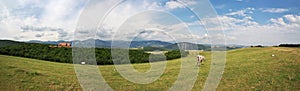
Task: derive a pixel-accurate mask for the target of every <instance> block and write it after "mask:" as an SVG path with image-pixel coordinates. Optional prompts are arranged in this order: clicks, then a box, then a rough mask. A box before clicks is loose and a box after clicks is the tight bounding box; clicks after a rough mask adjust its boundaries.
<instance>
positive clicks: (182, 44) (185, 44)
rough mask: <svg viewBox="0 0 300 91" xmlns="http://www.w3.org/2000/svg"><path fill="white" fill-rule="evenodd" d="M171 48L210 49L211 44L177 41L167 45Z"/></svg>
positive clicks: (167, 47)
mask: <svg viewBox="0 0 300 91" xmlns="http://www.w3.org/2000/svg"><path fill="white" fill-rule="evenodd" d="M165 48H166V49H169V50H176V49H183V50H210V48H211V47H210V45H202V44H194V43H188V42H180V43H175V44H172V45H169V46H166V47H165Z"/></svg>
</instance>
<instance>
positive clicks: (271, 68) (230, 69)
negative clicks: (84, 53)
mask: <svg viewBox="0 0 300 91" xmlns="http://www.w3.org/2000/svg"><path fill="white" fill-rule="evenodd" d="M201 54H202V55H204V56H205V57H206V58H207V61H206V62H205V63H204V64H203V65H201V67H200V70H199V73H198V78H197V81H196V82H195V84H194V87H193V89H192V90H194V91H199V90H201V89H202V88H203V87H204V83H205V80H206V77H207V76H208V73H209V69H210V62H211V53H210V52H203V53H201ZM272 54H274V56H272ZM189 56H195V53H194V54H193V53H191V54H190V55H189ZM226 56H227V62H226V66H225V71H224V74H223V77H222V79H221V82H220V84H219V86H218V88H217V90H221V91H223V90H225V91H228V90H270V91H274V90H293V91H295V90H300V48H283V47H267V48H244V49H237V50H230V51H228V52H227V55H226ZM192 58H195V57H185V58H182V59H185V60H195V59H192ZM155 63H160V62H155ZM180 65H181V59H175V60H170V61H167V67H166V69H165V71H164V74H163V75H162V76H161V77H160V78H159V79H158V80H156V81H155V82H153V83H150V84H145V85H143V84H136V83H132V82H130V81H127V80H126V79H124V78H123V77H122V76H121V75H120V74H119V73H118V72H117V71H115V70H114V66H113V65H101V66H99V69H100V71H101V73H102V75H103V77H104V78H105V80H106V82H107V83H108V84H109V85H110V86H111V87H112V88H113V89H114V90H116V91H123V90H126V91H132V90H138V91H141V90H147V91H148V90H150V91H159V90H168V89H169V88H170V87H172V85H173V83H174V82H175V81H176V79H177V76H178V74H179V70H180ZM133 66H134V68H135V69H136V70H138V71H140V72H146V71H147V70H148V69H150V67H151V66H150V65H149V63H142V64H133ZM191 66H195V65H191ZM0 89H1V90H6V91H14V90H30V91H31V90H64V91H73V90H82V89H81V87H80V84H79V82H78V81H77V78H76V74H75V72H74V67H73V65H72V64H65V63H55V62H48V61H41V60H35V59H29V58H21V57H13V56H5V55H0Z"/></svg>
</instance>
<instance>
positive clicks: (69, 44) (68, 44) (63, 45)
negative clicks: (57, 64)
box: [49, 42, 72, 48]
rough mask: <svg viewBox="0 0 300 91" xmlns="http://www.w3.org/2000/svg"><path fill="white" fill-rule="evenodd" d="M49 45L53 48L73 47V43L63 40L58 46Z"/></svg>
mask: <svg viewBox="0 0 300 91" xmlns="http://www.w3.org/2000/svg"><path fill="white" fill-rule="evenodd" d="M49 47H51V48H60V47H65V48H71V47H72V44H71V43H68V42H61V43H58V44H57V45H56V46H52V45H50V46H49Z"/></svg>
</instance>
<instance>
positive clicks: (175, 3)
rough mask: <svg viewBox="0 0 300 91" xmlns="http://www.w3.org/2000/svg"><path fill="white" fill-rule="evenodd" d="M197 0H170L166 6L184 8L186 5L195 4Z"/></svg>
mask: <svg viewBox="0 0 300 91" xmlns="http://www.w3.org/2000/svg"><path fill="white" fill-rule="evenodd" d="M195 4H197V2H196V1H195V0H179V1H168V2H166V5H165V7H166V8H168V9H176V8H184V7H185V6H184V5H195Z"/></svg>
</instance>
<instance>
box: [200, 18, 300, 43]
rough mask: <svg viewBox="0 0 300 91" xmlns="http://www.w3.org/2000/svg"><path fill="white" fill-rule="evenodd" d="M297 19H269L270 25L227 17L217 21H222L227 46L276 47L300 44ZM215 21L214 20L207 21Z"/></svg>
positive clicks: (299, 26)
mask: <svg viewBox="0 0 300 91" xmlns="http://www.w3.org/2000/svg"><path fill="white" fill-rule="evenodd" d="M299 17H300V16H298V15H284V16H282V17H279V18H276V19H270V21H271V23H269V24H259V23H257V22H255V21H252V20H247V19H246V20H245V19H238V18H233V17H229V16H220V17H218V19H220V20H221V21H223V29H224V30H225V33H226V36H227V37H226V38H227V43H228V44H244V45H249V44H251V45H255V44H262V45H276V44H280V43H299V42H300V41H299V40H298V39H299V38H300V37H299V36H298V35H300V23H299V22H296V21H299V19H300V18H299ZM215 20H216V18H214V19H209V20H208V21H215ZM204 22H205V21H204ZM207 23H208V24H210V23H209V22H207ZM216 28H217V26H216ZM217 29H220V28H217Z"/></svg>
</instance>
